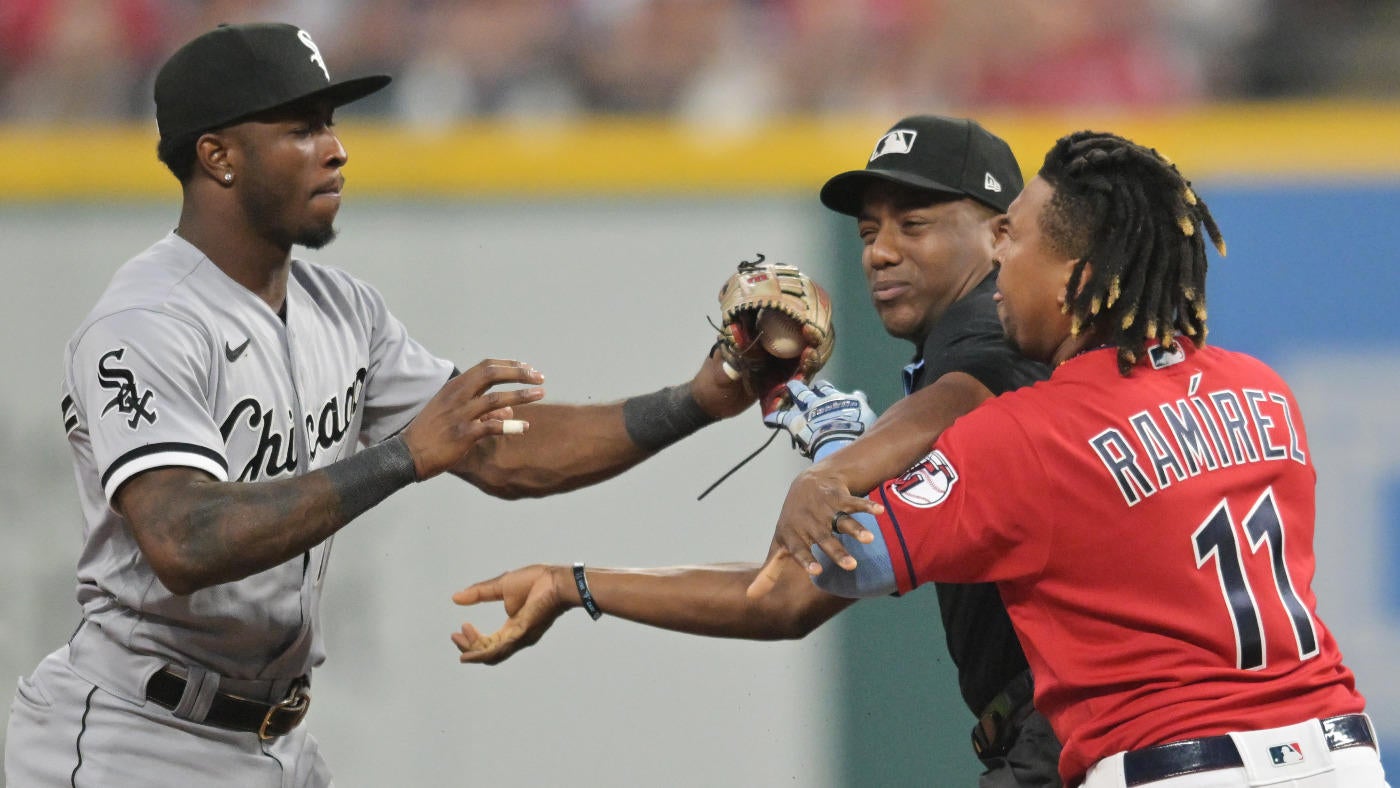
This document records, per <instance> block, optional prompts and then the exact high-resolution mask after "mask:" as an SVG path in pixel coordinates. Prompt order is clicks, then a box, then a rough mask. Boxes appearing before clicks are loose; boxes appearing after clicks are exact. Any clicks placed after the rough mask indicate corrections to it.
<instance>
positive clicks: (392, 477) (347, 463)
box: [325, 435, 418, 523]
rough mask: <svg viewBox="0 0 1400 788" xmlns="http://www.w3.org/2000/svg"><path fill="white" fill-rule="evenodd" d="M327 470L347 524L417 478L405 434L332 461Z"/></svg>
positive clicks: (341, 513)
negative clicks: (338, 460) (404, 437)
mask: <svg viewBox="0 0 1400 788" xmlns="http://www.w3.org/2000/svg"><path fill="white" fill-rule="evenodd" d="M325 471H326V476H328V477H329V478H330V480H331V485H332V486H333V487H335V491H336V492H337V493H339V495H340V515H341V516H342V517H344V518H345V521H346V522H347V523H348V522H350V521H351V520H353V519H355V518H356V517H359V516H360V515H361V514H364V513H365V512H366V511H368V510H369V509H370V508H371V507H373V506H374V505H375V504H378V503H379V502H380V501H382V500H384V499H385V498H388V497H389V496H390V495H392V494H393V493H395V492H397V491H398V490H401V489H403V488H404V487H407V486H408V485H410V484H413V483H414V482H416V481H418V470H417V468H415V467H414V465H413V454H412V453H410V452H409V450H408V444H407V443H405V442H404V439H403V436H402V435H395V436H394V437H392V438H390V439H389V440H386V441H384V442H383V443H380V444H376V445H374V446H371V447H369V448H368V449H364V450H362V451H359V452H356V453H355V454H353V455H351V456H350V457H348V458H346V459H344V460H341V461H340V462H335V463H331V464H330V465H327V466H326V468H325Z"/></svg>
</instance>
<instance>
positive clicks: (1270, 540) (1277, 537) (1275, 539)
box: [1192, 488, 1318, 670]
mask: <svg viewBox="0 0 1400 788" xmlns="http://www.w3.org/2000/svg"><path fill="white" fill-rule="evenodd" d="M1242 530H1243V534H1244V536H1245V544H1247V545H1248V546H1249V552H1250V554H1252V555H1257V554H1258V553H1259V548H1260V547H1262V546H1264V544H1266V543H1267V544H1268V546H1269V550H1268V557H1269V565H1270V568H1271V569H1272V571H1273V577H1274V587H1275V590H1277V592H1278V596H1279V601H1281V602H1282V603H1283V606H1284V609H1285V610H1287V611H1288V618H1289V620H1290V621H1291V622H1292V625H1293V639H1294V642H1295V643H1296V644H1297V646H1298V658H1299V659H1300V660H1306V659H1311V658H1312V657H1315V656H1317V654H1318V647H1317V633H1316V631H1315V629H1314V627H1313V620H1312V616H1311V615H1310V614H1309V613H1308V609H1307V608H1306V607H1305V606H1304V605H1303V601H1302V600H1301V599H1299V598H1298V592H1297V591H1296V590H1295V589H1294V587H1293V579H1292V577H1290V576H1289V574H1288V564H1287V563H1285V561H1284V552H1283V544H1284V542H1283V540H1284V527H1283V522H1282V520H1281V519H1280V518H1279V514H1278V507H1277V506H1275V505H1274V491H1273V489H1272V488H1270V489H1267V490H1265V491H1264V494H1263V495H1261V496H1260V497H1259V500H1258V501H1255V503H1254V507H1253V508H1252V509H1251V510H1250V512H1249V514H1248V515H1246V516H1245V518H1244V522H1243V523H1242ZM1239 534H1240V530H1238V529H1236V528H1235V522H1234V518H1233V517H1232V516H1231V514H1230V506H1229V502H1228V501H1221V502H1220V504H1219V505H1218V506H1216V507H1215V511H1213V512H1212V513H1211V515H1210V517H1209V518H1207V519H1206V521H1205V522H1204V523H1202V524H1201V527H1199V528H1197V529H1196V532H1195V533H1194V534H1192V540H1193V543H1194V545H1195V548H1196V567H1197V568H1198V569H1199V568H1203V567H1204V566H1205V565H1206V564H1207V563H1208V562H1210V561H1211V560H1214V562H1215V571H1216V575H1217V577H1218V579H1219V580H1220V589H1221V593H1222V594H1223V595H1224V597H1225V605H1226V607H1227V609H1228V610H1229V611H1230V623H1231V625H1232V626H1234V628H1235V666H1236V667H1238V668H1240V669H1242V670H1259V669H1261V668H1263V667H1264V666H1265V664H1266V662H1265V658H1264V654H1265V648H1264V645H1265V636H1264V626H1263V624H1262V623H1261V621H1260V618H1259V606H1258V604H1257V602H1256V600H1255V596H1254V589H1253V588H1251V587H1250V585H1249V578H1248V576H1246V574H1245V570H1244V554H1243V552H1242V551H1241V550H1240V539H1239Z"/></svg>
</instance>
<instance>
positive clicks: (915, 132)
mask: <svg viewBox="0 0 1400 788" xmlns="http://www.w3.org/2000/svg"><path fill="white" fill-rule="evenodd" d="M875 181H886V182H890V183H901V184H904V185H906V186H913V187H916V188H919V189H927V190H929V191H932V192H939V193H942V194H948V195H952V196H958V197H971V198H972V199H974V200H977V201H978V202H980V203H983V204H984V205H988V206H990V207H992V208H994V209H995V210H997V211H1000V212H1002V213H1005V212H1006V208H1007V206H1009V205H1011V201H1012V200H1014V199H1016V195H1018V194H1020V193H1021V188H1022V187H1023V186H1024V185H1025V182H1024V180H1023V179H1022V177H1021V166H1020V165H1019V164H1017V163H1016V155H1015V154H1013V153H1012V152H1011V146H1010V145H1007V144H1006V140H1003V139H1002V138H1001V137H998V136H996V135H995V134H992V133H991V132H989V131H987V130H986V129H984V128H982V127H981V126H980V125H978V124H977V122H976V121H973V120H967V119H965V118H949V117H944V116H941V115H914V116H912V117H908V118H905V119H904V120H901V121H900V122H898V123H896V124H894V126H891V127H890V130H889V131H887V132H885V135H884V136H883V137H881V138H880V139H879V141H878V142H876V143H875V150H874V151H872V152H871V154H870V161H869V162H868V163H866V165H865V169H863V170H851V171H850V172H843V173H841V174H840V175H837V176H834V177H833V178H832V179H831V180H829V181H827V182H826V185H825V186H823V187H822V191H821V198H822V204H823V205H825V206H826V207H828V208H830V209H831V210H833V211H836V212H837V213H844V214H846V215H848V216H857V215H859V214H860V208H861V200H862V199H864V195H865V190H866V188H868V187H869V186H870V184H871V183H873V182H875Z"/></svg>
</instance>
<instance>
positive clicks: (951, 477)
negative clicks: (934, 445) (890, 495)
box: [890, 451, 958, 509]
mask: <svg viewBox="0 0 1400 788" xmlns="http://www.w3.org/2000/svg"><path fill="white" fill-rule="evenodd" d="M957 480H958V472H957V471H955V470H953V466H952V464H951V463H949V462H948V458H947V457H944V456H943V452H941V451H932V452H929V454H928V456H927V457H924V458H923V459H922V460H920V461H919V463H918V464H917V465H915V466H914V467H912V468H910V469H909V470H907V471H905V472H904V475H903V476H900V477H899V478H898V479H896V480H895V481H894V482H893V483H892V484H891V485H890V489H892V490H894V494H895V495H897V496H899V499H900V500H901V501H904V502H905V503H907V504H909V505H910V506H917V507H919V508H920V509H928V508H930V507H933V506H937V505H938V504H940V503H943V500H944V499H945V498H947V497H948V493H949V492H951V491H952V489H953V484H954V482H956V481H957Z"/></svg>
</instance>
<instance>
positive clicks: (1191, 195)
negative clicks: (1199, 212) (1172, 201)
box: [1181, 183, 1196, 205]
mask: <svg viewBox="0 0 1400 788" xmlns="http://www.w3.org/2000/svg"><path fill="white" fill-rule="evenodd" d="M1181 196H1182V197H1185V198H1186V204H1187V205H1195V204H1196V193H1195V192H1193V191H1191V184H1189V183H1188V184H1186V187H1185V188H1183V189H1182V190H1181Z"/></svg>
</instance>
